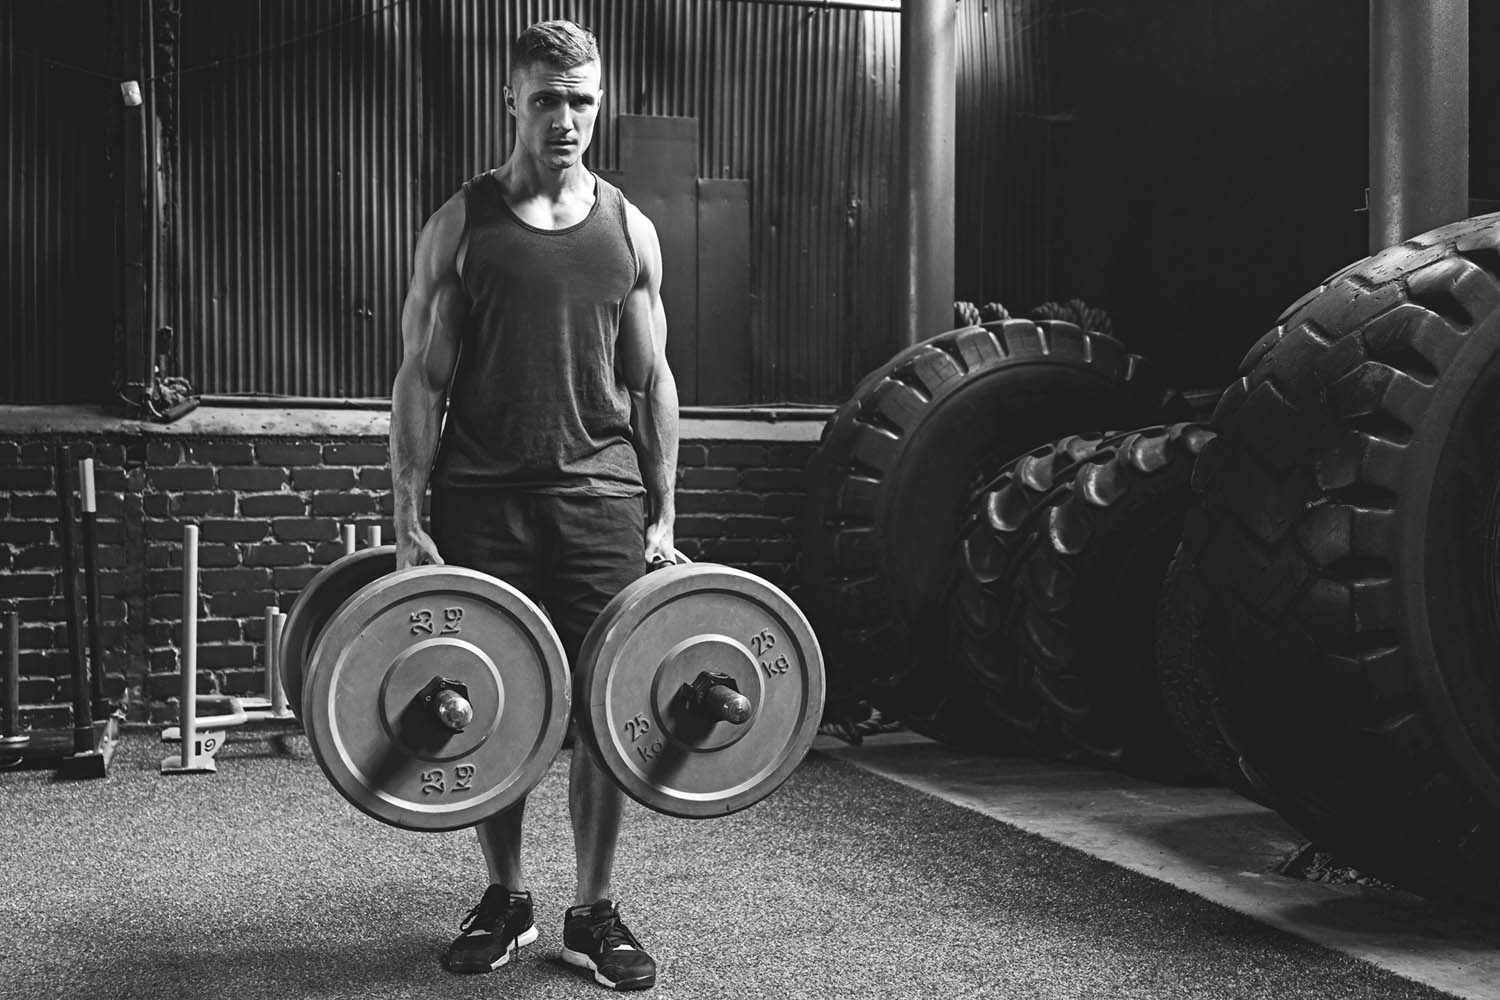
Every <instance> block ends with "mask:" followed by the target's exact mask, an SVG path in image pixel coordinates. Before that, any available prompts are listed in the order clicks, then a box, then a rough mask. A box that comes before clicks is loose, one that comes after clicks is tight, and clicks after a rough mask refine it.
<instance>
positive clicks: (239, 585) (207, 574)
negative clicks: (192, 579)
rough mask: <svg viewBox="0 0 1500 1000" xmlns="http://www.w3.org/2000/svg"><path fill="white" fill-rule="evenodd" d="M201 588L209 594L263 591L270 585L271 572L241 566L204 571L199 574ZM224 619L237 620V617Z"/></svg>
mask: <svg viewBox="0 0 1500 1000" xmlns="http://www.w3.org/2000/svg"><path fill="white" fill-rule="evenodd" d="M198 575H199V577H200V578H201V580H202V587H203V589H204V590H205V591H207V592H208V593H210V594H223V593H229V592H233V591H247V590H253V589H260V590H264V589H265V588H266V587H269V586H270V585H271V571H270V570H269V569H267V568H265V567H264V566H242V567H240V568H239V569H205V570H202V571H201V572H200V573H199V574H198ZM226 617H231V618H238V617H240V616H239V615H229V616H226Z"/></svg>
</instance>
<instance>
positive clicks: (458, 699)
mask: <svg viewBox="0 0 1500 1000" xmlns="http://www.w3.org/2000/svg"><path fill="white" fill-rule="evenodd" d="M432 710H433V712H434V713H435V714H436V715H437V719H438V721H439V722H441V723H442V724H443V725H444V726H446V727H447V728H448V729H451V730H453V731H454V732H455V733H461V732H463V731H464V729H465V728H467V727H468V725H469V723H471V722H473V721H474V706H473V705H472V704H470V702H469V699H467V698H465V697H464V696H463V695H461V694H459V693H458V692H457V691H454V690H452V689H451V688H444V689H442V690H441V691H439V692H437V694H436V695H435V696H434V697H433V699H432Z"/></svg>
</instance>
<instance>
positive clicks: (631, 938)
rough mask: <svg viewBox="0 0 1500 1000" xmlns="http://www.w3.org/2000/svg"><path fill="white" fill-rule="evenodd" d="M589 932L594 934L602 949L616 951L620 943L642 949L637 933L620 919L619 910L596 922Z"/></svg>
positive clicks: (637, 949)
mask: <svg viewBox="0 0 1500 1000" xmlns="http://www.w3.org/2000/svg"><path fill="white" fill-rule="evenodd" d="M589 933H591V934H593V935H594V940H595V941H597V942H599V950H600V951H614V950H615V949H616V948H618V947H619V946H620V945H622V944H623V945H625V946H626V947H628V948H633V949H634V950H636V951H640V950H641V943H640V942H639V941H637V940H636V939H635V935H634V934H632V933H630V930H629V929H628V928H627V927H626V926H625V925H624V923H622V922H621V921H620V914H619V913H618V912H616V913H611V914H610V915H609V916H607V917H605V918H604V919H603V920H600V921H599V922H597V923H595V924H594V925H593V926H592V927H590V928H589Z"/></svg>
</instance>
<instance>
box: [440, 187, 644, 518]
mask: <svg viewBox="0 0 1500 1000" xmlns="http://www.w3.org/2000/svg"><path fill="white" fill-rule="evenodd" d="M463 191H464V203H465V211H466V213H467V216H466V223H465V232H466V235H467V238H468V249H467V251H466V252H465V255H464V261H463V268H462V273H461V274H460V279H461V280H462V282H463V286H464V289H465V291H467V293H468V296H469V302H470V311H469V319H468V322H467V323H466V325H465V328H464V330H463V333H462V341H461V347H460V352H459V357H458V362H457V364H456V365H455V369H454V375H453V381H452V384H451V385H450V386H449V391H448V413H447V419H446V421H445V422H444V425H443V433H442V437H441V440H440V443H439V447H438V454H437V459H436V462H435V464H434V469H433V477H432V481H433V484H434V485H436V486H440V487H450V488H451V487H460V488H461V487H468V486H492V487H494V486H498V487H505V488H509V489H514V490H517V491H521V492H528V493H550V494H563V495H573V496H637V495H639V494H641V493H644V492H645V488H644V486H643V485H642V482H641V473H640V467H639V465H638V463H637V461H636V453H635V447H634V444H633V442H632V435H631V428H630V411H631V403H630V392H629V390H628V389H627V388H626V387H625V385H624V383H623V382H621V380H620V378H619V376H618V375H617V373H616V370H615V341H616V338H617V336H618V334H619V330H620V315H621V312H622V311H623V308H624V304H625V298H626V296H627V295H628V294H629V293H630V291H631V289H632V288H634V287H635V283H636V279H637V277H638V275H639V262H638V260H637V259H636V254H635V247H634V245H633V244H632V243H631V241H630V233H629V230H628V228H627V222H626V217H625V204H626V203H625V196H624V195H623V194H621V193H620V191H619V189H618V188H616V187H614V186H613V185H611V184H609V183H608V182H607V181H605V180H603V179H602V178H597V177H596V178H595V189H594V205H593V207H592V208H591V209H590V210H589V213H588V215H587V216H585V217H584V219H583V220H582V221H581V222H578V223H576V224H575V225H572V226H569V227H567V228H565V229H554V230H548V229H537V228H535V227H533V226H530V225H528V224H526V223H525V222H523V221H521V219H520V218H518V217H517V216H516V215H515V213H514V212H512V211H511V209H510V206H508V205H507V204H506V203H505V198H504V196H503V194H502V191H501V188H500V183H499V181H497V180H496V179H495V178H494V176H493V175H491V174H481V175H480V176H478V177H476V178H474V179H473V180H471V181H469V182H468V183H466V184H465V185H464V188H463Z"/></svg>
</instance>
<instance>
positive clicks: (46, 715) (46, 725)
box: [21, 705, 73, 732]
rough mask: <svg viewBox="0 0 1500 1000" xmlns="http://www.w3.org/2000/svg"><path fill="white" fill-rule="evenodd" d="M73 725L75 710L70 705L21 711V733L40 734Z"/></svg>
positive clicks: (48, 706)
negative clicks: (39, 732)
mask: <svg viewBox="0 0 1500 1000" xmlns="http://www.w3.org/2000/svg"><path fill="white" fill-rule="evenodd" d="M72 724H73V709H72V708H71V707H70V706H68V705H47V706H44V707H36V708H23V709H21V731H22V732H38V731H46V730H49V729H67V728H69V727H71V726H72Z"/></svg>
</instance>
